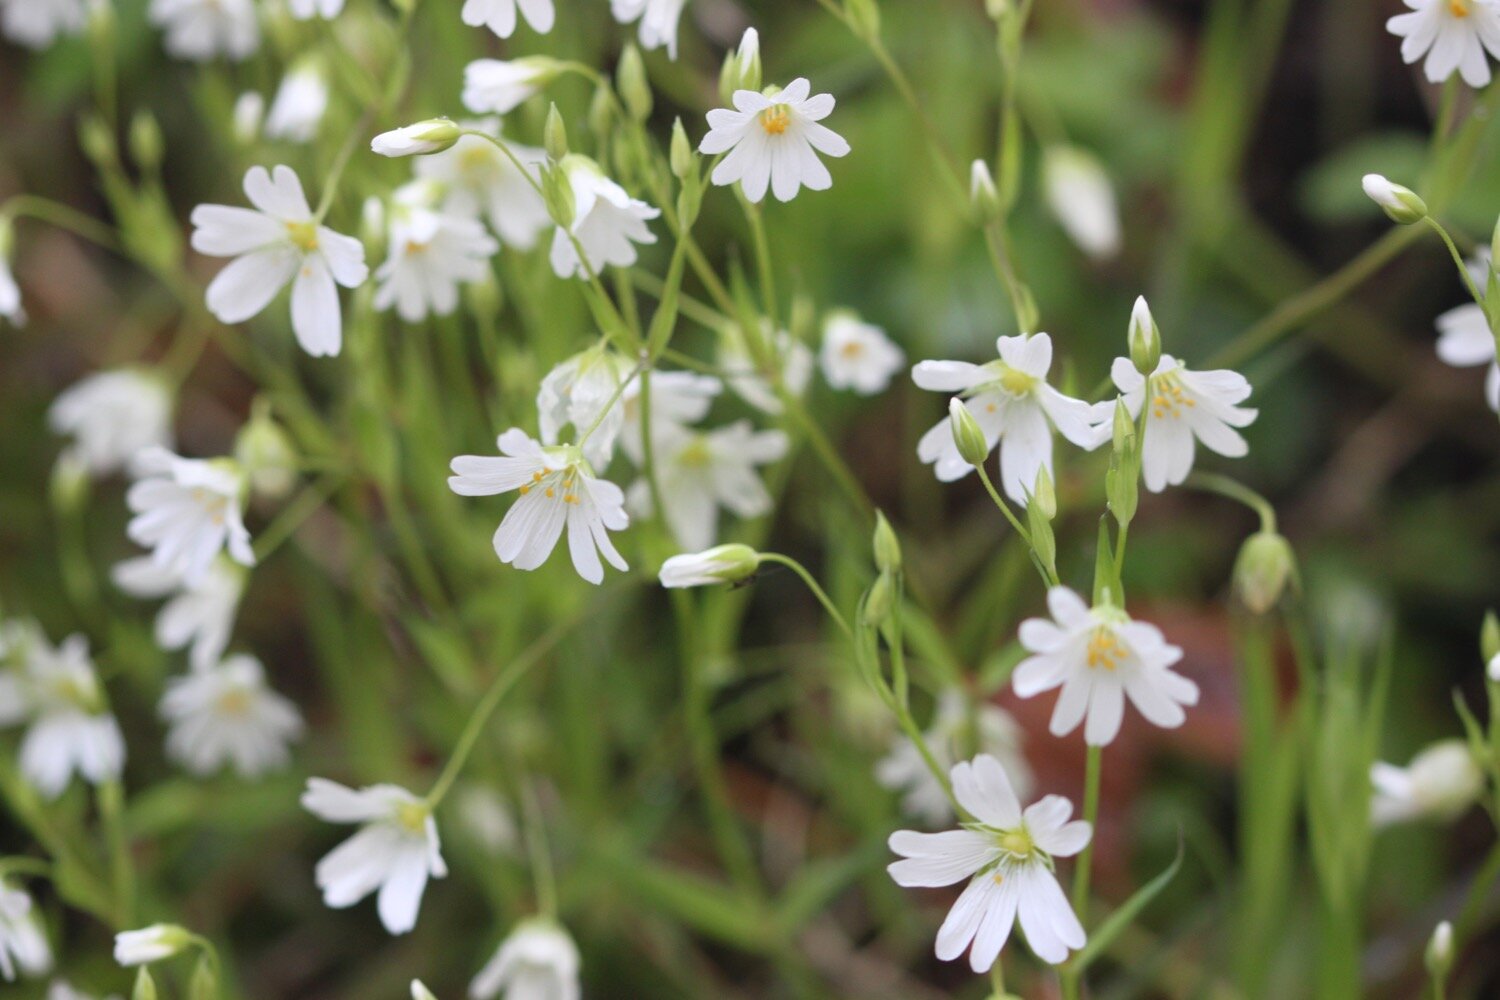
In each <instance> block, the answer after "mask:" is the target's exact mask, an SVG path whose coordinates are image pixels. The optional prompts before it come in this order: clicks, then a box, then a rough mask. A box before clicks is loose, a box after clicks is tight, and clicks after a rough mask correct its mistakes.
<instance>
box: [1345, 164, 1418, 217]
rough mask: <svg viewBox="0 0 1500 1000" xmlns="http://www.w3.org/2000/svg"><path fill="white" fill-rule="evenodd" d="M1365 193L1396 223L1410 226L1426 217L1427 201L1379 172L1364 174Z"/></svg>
mask: <svg viewBox="0 0 1500 1000" xmlns="http://www.w3.org/2000/svg"><path fill="white" fill-rule="evenodd" d="M1361 183H1362V184H1363V185H1364V189H1365V194H1366V195H1368V196H1369V197H1370V200H1371V201H1373V202H1374V203H1375V204H1377V205H1379V206H1380V207H1381V209H1383V210H1384V211H1385V214H1386V215H1387V216H1389V217H1390V220H1391V221H1392V222H1394V223H1396V224H1397V225H1401V226H1410V225H1412V224H1414V223H1417V222H1421V221H1422V220H1423V219H1425V218H1427V203H1426V202H1425V201H1423V200H1422V199H1421V198H1420V197H1418V195H1417V193H1416V192H1415V191H1413V190H1412V189H1411V188H1408V187H1402V186H1401V185H1400V184H1395V183H1392V182H1391V181H1389V180H1387V179H1386V178H1384V177H1382V176H1381V175H1379V174H1365V176H1364V180H1363V181H1362V182H1361Z"/></svg>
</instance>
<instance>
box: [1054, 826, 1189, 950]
mask: <svg viewBox="0 0 1500 1000" xmlns="http://www.w3.org/2000/svg"><path fill="white" fill-rule="evenodd" d="M1181 867H1182V837H1181V836H1180V835H1179V836H1178V838H1177V856H1176V857H1175V858H1173V859H1172V863H1171V864H1170V865H1167V867H1166V870H1164V871H1163V872H1162V873H1161V874H1160V875H1158V876H1156V878H1154V879H1152V880H1151V881H1150V882H1147V883H1146V884H1145V885H1143V886H1141V887H1140V888H1139V889H1137V890H1136V891H1135V895H1133V896H1131V897H1130V898H1129V899H1127V900H1126V901H1125V902H1124V903H1122V904H1121V905H1120V907H1119V908H1118V909H1117V910H1115V912H1113V913H1111V914H1110V915H1109V917H1108V918H1107V919H1105V921H1104V923H1102V924H1100V925H1099V929H1098V930H1096V931H1095V932H1094V933H1093V934H1091V935H1089V941H1088V944H1086V945H1084V946H1083V950H1082V951H1080V952H1079V953H1078V954H1077V955H1075V956H1074V957H1073V965H1074V967H1075V969H1076V970H1077V971H1078V972H1082V971H1083V970H1084V969H1087V968H1088V967H1089V963H1091V962H1093V960H1094V959H1096V958H1098V957H1099V956H1100V955H1102V954H1103V953H1104V950H1105V949H1106V948H1108V947H1109V946H1110V945H1111V944H1112V943H1114V940H1115V938H1117V937H1119V936H1120V932H1121V931H1123V930H1125V928H1126V927H1129V926H1130V924H1131V922H1132V921H1134V920H1135V918H1136V917H1138V916H1140V913H1141V911H1142V910H1144V909H1145V908H1146V906H1147V905H1148V904H1149V903H1150V902H1151V901H1152V900H1153V899H1155V898H1156V897H1157V896H1159V895H1161V891H1162V890H1163V889H1165V888H1166V887H1167V883H1169V882H1171V881H1172V879H1173V878H1174V877H1175V876H1176V875H1177V870H1178V869H1179V868H1181Z"/></svg>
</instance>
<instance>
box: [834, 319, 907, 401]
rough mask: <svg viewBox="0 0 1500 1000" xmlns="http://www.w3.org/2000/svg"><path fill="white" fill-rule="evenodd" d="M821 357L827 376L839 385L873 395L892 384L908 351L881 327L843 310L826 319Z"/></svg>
mask: <svg viewBox="0 0 1500 1000" xmlns="http://www.w3.org/2000/svg"><path fill="white" fill-rule="evenodd" d="M818 361H819V363H820V365H821V367H822V369H823V377H824V378H825V379H827V380H828V384H829V385H831V386H833V387H834V388H835V389H853V390H854V391H855V392H857V393H859V394H860V395H861V396H873V395H875V394H876V393H878V392H884V391H885V387H886V386H888V385H890V383H891V376H893V375H895V374H896V372H898V371H900V370H901V366H902V365H903V364H905V363H906V355H905V354H904V353H902V351H901V348H899V347H897V346H896V345H895V344H894V343H893V342H892V341H891V338H890V337H887V336H886V334H885V331H884V330H882V329H881V328H880V327H878V326H875V325H874V324H873V323H866V322H864V321H863V320H861V319H860V318H859V317H858V316H856V315H854V314H853V313H851V312H847V311H844V310H839V311H836V312H833V313H830V314H829V315H828V319H827V320H825V321H824V323H823V346H822V349H821V351H820V352H819V354H818Z"/></svg>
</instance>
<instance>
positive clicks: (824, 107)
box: [698, 77, 849, 201]
mask: <svg viewBox="0 0 1500 1000" xmlns="http://www.w3.org/2000/svg"><path fill="white" fill-rule="evenodd" d="M810 89H811V85H810V84H809V83H808V82H807V80H806V79H804V78H802V77H798V78H797V79H795V80H793V81H792V82H791V83H789V84H787V86H786V89H785V90H779V91H776V92H774V93H772V94H769V95H767V94H758V93H756V92H755V91H753V90H737V91H735V94H734V107H735V110H733V111H730V110H729V109H728V108H715V109H714V110H712V111H710V112H709V113H708V125H709V133H708V134H707V135H705V136H704V137H703V141H702V142H701V143H700V144H699V145H698V152H700V153H704V154H706V155H709V156H715V155H718V154H719V153H728V154H729V155H728V156H726V157H724V159H723V160H721V161H720V163H719V165H718V166H717V167H715V168H714V172H713V175H712V178H711V179H712V181H713V182H714V183H715V184H719V185H729V184H733V183H735V182H736V181H738V182H739V184H740V189H741V190H742V191H744V192H745V197H746V198H748V199H749V200H751V201H760V200H761V199H762V198H764V197H765V196H766V187H767V186H769V187H770V188H771V190H772V192H773V193H774V194H775V195H776V197H777V198H778V199H779V200H781V201H791V200H792V198H793V197H794V196H795V195H796V194H797V191H798V190H799V189H800V188H802V187H804V186H805V187H807V188H808V189H809V190H812V191H825V190H827V189H828V188H829V187H830V186H832V184H833V178H832V177H831V176H830V175H829V173H828V168H827V167H825V166H823V161H822V160H819V159H818V155H817V154H818V153H822V154H824V155H825V156H835V157H837V156H844V155H846V154H847V153H848V152H849V144H848V143H847V142H845V141H844V139H843V137H842V136H840V135H839V134H838V133H837V132H833V131H831V130H830V129H828V128H827V127H826V126H823V125H820V124H818V123H819V122H820V121H822V120H823V119H824V118H827V117H828V115H829V114H830V113H832V111H833V103H834V102H833V95H832V94H819V95H817V96H816V97H808V92H809V90H810Z"/></svg>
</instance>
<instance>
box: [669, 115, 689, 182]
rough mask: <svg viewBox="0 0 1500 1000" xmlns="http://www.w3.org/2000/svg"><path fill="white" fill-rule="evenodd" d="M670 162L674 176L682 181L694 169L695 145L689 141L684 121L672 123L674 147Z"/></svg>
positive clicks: (677, 120) (672, 146)
mask: <svg viewBox="0 0 1500 1000" xmlns="http://www.w3.org/2000/svg"><path fill="white" fill-rule="evenodd" d="M668 162H669V163H671V165H672V176H673V177H676V178H677V179H678V180H682V179H683V178H684V177H686V176H687V175H688V173H689V171H691V170H692V169H693V144H692V143H691V142H689V141H688V137H687V129H685V128H683V127H682V119H681V118H677V119H674V120H673V122H672V145H671V150H670V155H669V158H668Z"/></svg>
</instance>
